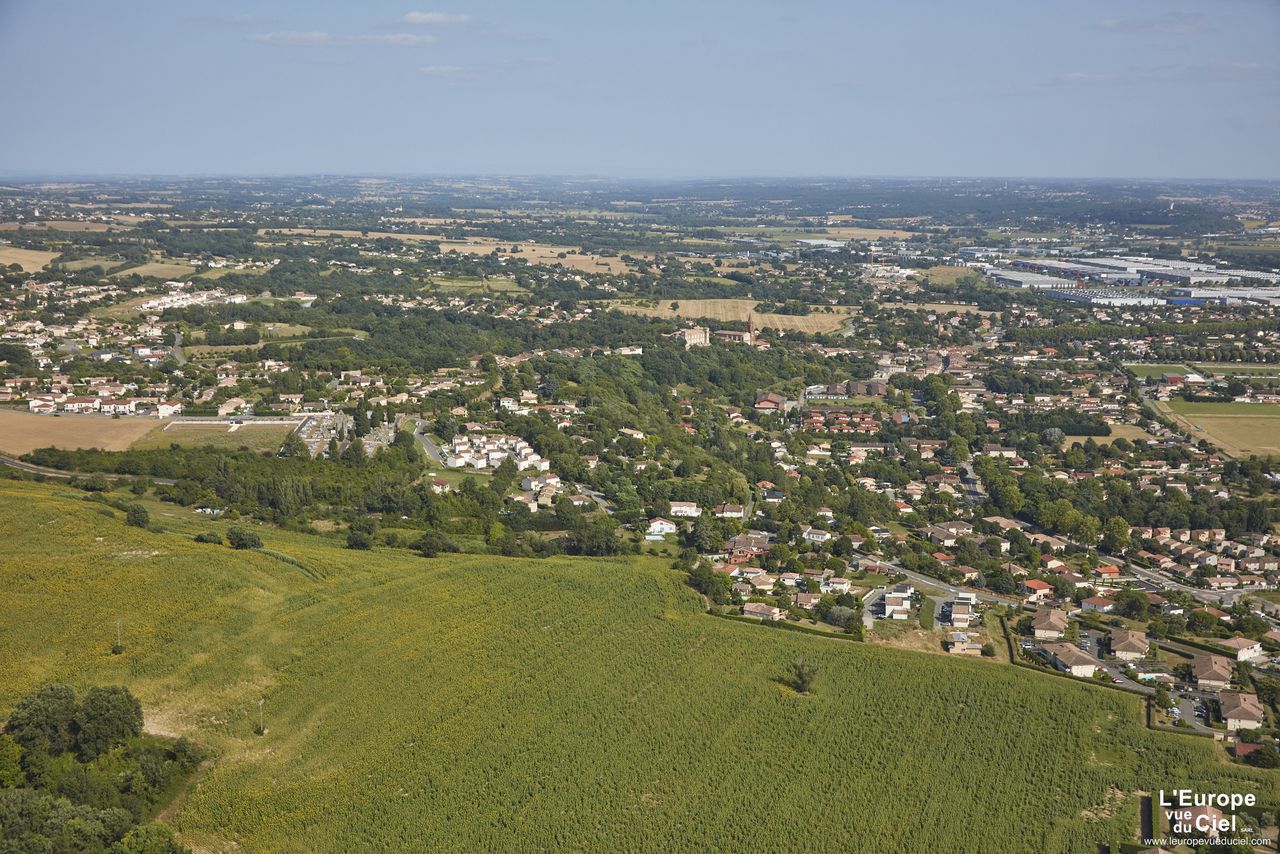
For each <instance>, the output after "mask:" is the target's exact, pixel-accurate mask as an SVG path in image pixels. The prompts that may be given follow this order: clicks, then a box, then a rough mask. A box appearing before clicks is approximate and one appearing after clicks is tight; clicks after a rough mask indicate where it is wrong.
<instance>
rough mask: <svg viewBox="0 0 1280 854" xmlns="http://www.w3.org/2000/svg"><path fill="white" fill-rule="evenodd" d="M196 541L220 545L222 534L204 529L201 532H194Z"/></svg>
mask: <svg viewBox="0 0 1280 854" xmlns="http://www.w3.org/2000/svg"><path fill="white" fill-rule="evenodd" d="M196 542H197V543H212V544H213V545H215V546H220V545H222V535H221V534H219V533H218V532H217V531H205V532H204V533H203V534H196Z"/></svg>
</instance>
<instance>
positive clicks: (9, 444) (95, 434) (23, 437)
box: [0, 409, 165, 455]
mask: <svg viewBox="0 0 1280 854" xmlns="http://www.w3.org/2000/svg"><path fill="white" fill-rule="evenodd" d="M158 423H160V424H164V423H165V422H164V421H160V422H158ZM156 424H157V421H156V420H155V419H153V418H112V417H111V416H109V415H71V414H68V415H61V416H57V415H35V414H33V413H30V412H19V411H17V410H13V409H3V410H0V451H3V452H4V453H6V454H14V455H18V454H25V453H28V452H30V451H34V450H35V449H36V448H50V447H52V448H64V449H66V450H75V449H76V448H101V449H102V450H104V451H123V450H126V449H127V448H128V447H129V446H130V445H132V444H133V443H134V442H135V441H136V440H137V439H138V438H140V437H141V436H143V435H145V434H146V433H147V432H148V431H149V430H151V429H152V428H153V427H155V426H156Z"/></svg>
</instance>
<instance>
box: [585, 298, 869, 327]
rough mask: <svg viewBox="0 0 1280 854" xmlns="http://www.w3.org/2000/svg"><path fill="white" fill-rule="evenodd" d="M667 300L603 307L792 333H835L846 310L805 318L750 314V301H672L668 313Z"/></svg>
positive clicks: (844, 316)
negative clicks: (673, 305) (752, 323)
mask: <svg viewBox="0 0 1280 854" xmlns="http://www.w3.org/2000/svg"><path fill="white" fill-rule="evenodd" d="M671 302H672V301H671V300H661V301H660V302H659V304H658V305H657V306H641V305H627V304H625V303H621V302H610V303H606V305H609V306H610V307H612V308H616V309H618V310H619V311H625V312H628V313H630V314H643V315H645V316H647V317H663V318H668V319H670V318H675V317H684V318H689V319H702V320H711V321H741V322H743V323H745V322H746V320H747V318H748V317H751V316H754V317H755V324H756V326H758V327H762V328H763V327H769V328H772V329H794V330H798V331H800V332H835V331H836V330H838V329H840V328H841V327H843V326H844V324H845V321H846V320H847V319H848V317H849V315H848V313H847V309H842V310H840V311H839V312H838V313H837V312H832V313H826V312H822V313H816V312H815V313H814V314H809V315H791V314H754V311H755V307H756V305H757V304H758V301H757V300H753V299H686V300H675V302H676V305H677V306H678V308H677V309H676V310H675V311H672V310H671Z"/></svg>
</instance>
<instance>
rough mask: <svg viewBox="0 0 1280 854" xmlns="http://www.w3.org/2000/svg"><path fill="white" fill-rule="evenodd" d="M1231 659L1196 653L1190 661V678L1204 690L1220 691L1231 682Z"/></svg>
mask: <svg viewBox="0 0 1280 854" xmlns="http://www.w3.org/2000/svg"><path fill="white" fill-rule="evenodd" d="M1231 670H1232V668H1231V661H1230V660H1229V659H1226V658H1223V657H1222V656H1220V655H1197V656H1196V657H1195V658H1194V659H1192V661H1191V678H1192V679H1193V680H1194V681H1195V683H1196V686H1197V687H1199V688H1203V689H1204V690H1206V691H1221V690H1222V689H1224V688H1226V687H1227V686H1228V685H1230V684H1231Z"/></svg>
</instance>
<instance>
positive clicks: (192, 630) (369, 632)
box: [0, 481, 1280, 852]
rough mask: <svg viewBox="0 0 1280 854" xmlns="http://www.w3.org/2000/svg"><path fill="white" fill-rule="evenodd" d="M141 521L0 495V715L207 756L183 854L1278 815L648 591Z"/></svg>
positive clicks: (536, 571)
mask: <svg viewBox="0 0 1280 854" xmlns="http://www.w3.org/2000/svg"><path fill="white" fill-rule="evenodd" d="M125 496H126V500H132V499H131V498H129V497H127V494H125ZM147 503H148V507H149V508H150V510H151V516H152V520H153V521H154V522H156V523H158V524H159V525H161V526H163V527H164V528H165V529H167V530H166V532H164V533H153V532H150V531H143V530H139V529H136V528H129V527H126V526H125V525H124V524H123V521H122V519H121V518H120V517H121V516H122V514H120V513H119V512H118V511H117V512H115V513H113V514H111V516H110V517H109V516H108V515H106V514H104V513H103V512H102V511H103V510H104V508H103V507H102V506H101V505H98V504H96V503H94V502H91V501H88V500H85V499H83V498H81V497H78V494H77V493H74V492H71V491H69V490H68V489H67V487H66V486H65V485H62V486H50V485H40V484H22V483H18V482H15V481H0V520H3V522H2V523H0V526H2V530H3V532H4V538H5V552H4V558H3V560H0V600H2V601H3V602H4V607H3V608H0V660H3V661H4V663H5V666H4V667H2V668H0V715H2V714H6V713H7V712H8V710H9V709H10V708H11V707H12V704H13V702H14V701H15V700H16V698H17V697H18V696H20V695H21V694H22V693H24V692H26V691H28V690H30V689H31V688H33V687H35V686H36V685H38V684H40V683H41V682H44V681H47V680H55V679H56V680H65V681H67V682H69V683H71V684H73V685H74V686H76V687H85V686H89V685H93V684H125V685H128V686H129V687H130V688H131V689H132V690H133V691H134V692H135V693H136V694H137V695H138V696H139V697H140V699H141V700H142V703H143V706H144V708H145V709H147V711H148V726H149V727H150V728H151V729H152V730H153V731H163V732H170V733H185V734H187V735H189V736H191V737H192V738H194V739H196V740H197V741H198V742H200V743H201V744H203V745H205V746H207V747H209V748H211V749H212V750H213V751H214V752H215V754H216V759H215V761H214V762H213V764H212V766H211V767H210V769H209V770H208V772H207V774H206V775H205V777H204V778H203V780H202V781H201V782H200V784H199V786H198V787H197V788H195V789H193V790H192V791H191V792H190V793H189V796H188V797H187V799H186V800H185V802H183V803H182V805H181V807H180V808H179V809H177V810H176V813H175V815H174V818H173V821H174V823H175V825H176V827H177V829H178V831H179V832H180V835H181V837H182V838H183V840H184V841H186V842H187V843H189V844H192V845H194V846H197V847H198V848H199V849H200V850H207V851H229V850H240V851H316V850H322V851H355V850H359V851H400V850H424V851H428V850H429V851H438V850H447V851H459V850H548V849H554V850H627V851H657V850H663V851H672V850H679V851H705V850H709V849H725V850H746V851H776V850H797V851H798V850H805V851H850V850H867V851H877V852H918V851H946V852H982V851H1037V852H1059V851H1070V852H1096V851H1097V843H1098V842H1099V841H1106V840H1108V839H1125V840H1129V839H1132V838H1133V836H1134V833H1135V832H1136V830H1137V826H1138V798H1137V796H1136V794H1135V793H1136V792H1139V791H1143V792H1150V791H1155V790H1158V789H1160V788H1164V789H1171V788H1174V787H1185V786H1192V787H1194V788H1196V789H1197V790H1199V791H1239V792H1243V791H1256V792H1258V793H1259V794H1260V795H1261V796H1262V798H1263V799H1264V800H1265V801H1266V802H1268V803H1275V802H1276V800H1277V798H1278V797H1280V775H1276V774H1275V773H1274V772H1266V771H1262V770H1258V769H1252V768H1248V767H1244V766H1232V765H1229V764H1227V763H1226V761H1225V760H1224V759H1223V758H1222V755H1221V753H1220V748H1219V747H1217V746H1216V745H1214V744H1213V743H1212V742H1211V741H1209V740H1207V739H1196V738H1191V737H1187V736H1180V735H1174V734H1167V733H1158V732H1154V731H1151V730H1148V729H1146V728H1145V727H1144V726H1143V724H1142V709H1141V705H1140V702H1139V701H1138V700H1137V699H1136V698H1133V697H1131V696H1129V695H1126V694H1122V693H1119V692H1116V691H1112V690H1108V689H1106V688H1104V687H1095V686H1092V685H1085V684H1079V683H1075V682H1071V681H1068V680H1066V679H1062V678H1058V677H1054V676H1051V675H1048V674H1042V673H1037V672H1035V671H1031V670H1026V669H1022V668H1014V667H1011V666H1009V665H1004V664H999V663H996V662H992V661H977V660H968V661H956V660H952V659H949V658H946V657H944V656H940V655H931V654H916V653H911V652H906V651H902V650H895V649H889V648H884V647H876V646H871V645H864V644H858V643H853V642H848V641H843V640H835V639H827V638H821V637H814V636H809V635H803V634H800V633H791V632H783V631H776V630H771V629H769V628H766V627H764V626H759V625H747V624H743V623H740V622H734V621H730V620H720V619H715V618H712V617H708V616H706V615H705V614H703V613H702V607H701V602H700V600H699V598H698V597H697V596H696V595H695V594H693V593H692V592H691V591H690V590H689V589H688V588H686V587H685V586H684V585H683V584H682V583H681V579H680V577H679V576H678V575H677V574H676V573H674V572H672V571H671V570H670V569H668V568H667V564H666V562H665V561H660V560H654V559H644V558H616V559H586V558H555V559H548V560H544V561H536V560H521V559H510V558H501V557H491V556H463V555H453V556H449V557H442V558H437V559H433V560H426V559H422V558H418V557H415V556H412V555H409V554H408V553H406V552H403V551H392V550H385V549H378V550H374V551H372V552H355V551H349V550H346V549H341V548H336V547H334V545H333V543H334V541H333V540H331V539H328V538H325V537H320V536H310V535H307V534H302V533H294V532H286V531H277V530H274V529H269V528H258V530H259V531H260V533H261V535H262V538H263V540H264V544H265V549H264V550H262V551H249V552H241V551H234V550H231V549H229V548H228V547H226V546H217V545H202V544H198V543H195V542H192V541H191V540H190V539H188V537H187V536H186V535H188V534H191V533H194V532H197V531H202V530H210V529H218V530H225V528H226V527H227V525H226V524H224V523H220V522H212V521H209V520H207V519H203V518H201V517H198V516H196V515H195V514H193V513H191V512H189V511H186V510H184V509H182V508H177V507H172V506H167V505H161V504H159V503H157V502H154V501H148V502H147ZM117 619H119V620H122V621H123V638H124V644H125V651H124V653H123V654H122V655H118V656H113V655H111V654H110V646H111V642H112V640H113V636H114V626H115V621H116V620H117ZM801 656H803V657H806V658H808V659H810V660H811V661H813V662H815V663H817V664H818V666H819V668H820V669H819V673H818V677H817V681H816V688H815V693H814V694H813V695H812V696H807V697H802V696H798V695H796V694H795V693H794V692H793V691H791V689H789V688H787V687H785V686H784V685H782V684H780V682H779V681H778V677H780V676H781V675H782V673H783V672H784V668H785V666H786V664H787V663H788V662H790V661H792V660H794V659H795V658H797V657H801ZM260 699H262V700H265V703H264V707H263V712H264V717H265V722H266V734H265V735H263V736H257V735H254V732H253V729H254V725H255V723H256V718H257V713H258V705H257V704H258V701H259V700H260Z"/></svg>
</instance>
